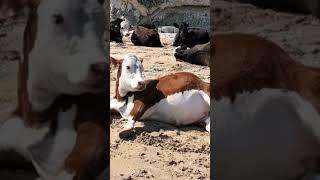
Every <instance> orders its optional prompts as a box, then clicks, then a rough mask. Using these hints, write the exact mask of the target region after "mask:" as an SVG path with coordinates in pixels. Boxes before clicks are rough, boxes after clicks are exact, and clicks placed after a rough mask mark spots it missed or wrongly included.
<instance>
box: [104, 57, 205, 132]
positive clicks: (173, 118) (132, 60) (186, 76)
mask: <svg viewBox="0 0 320 180" xmlns="http://www.w3.org/2000/svg"><path fill="white" fill-rule="evenodd" d="M111 64H113V65H114V66H116V67H118V71H117V80H116V87H115V96H114V97H113V98H112V99H111V100H110V109H115V110H117V111H118V112H119V113H120V114H121V116H122V117H123V118H125V119H127V120H128V121H127V123H126V124H125V126H124V128H123V131H122V132H121V133H120V136H123V135H124V136H127V135H128V132H131V130H133V129H134V126H135V122H136V121H141V120H145V119H149V120H157V121H161V122H164V123H169V124H173V125H178V126H179V125H188V124H193V123H196V122H205V124H206V125H205V129H206V130H207V131H208V132H209V133H210V116H209V108H210V93H209V91H210V88H209V83H207V82H204V81H202V80H201V79H200V78H199V77H197V76H196V75H194V74H192V73H188V72H177V73H173V74H169V75H165V76H163V77H160V78H158V79H150V80H144V77H143V71H144V69H143V65H142V62H141V61H140V60H139V58H138V57H137V56H135V55H134V54H127V55H126V56H125V57H124V59H122V60H118V59H115V58H111Z"/></svg>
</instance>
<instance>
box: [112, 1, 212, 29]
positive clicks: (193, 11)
mask: <svg viewBox="0 0 320 180" xmlns="http://www.w3.org/2000/svg"><path fill="white" fill-rule="evenodd" d="M110 9H111V13H110V18H111V19H115V18H117V17H121V16H125V17H126V18H127V19H128V20H129V21H130V23H131V24H133V25H136V24H137V23H148V24H149V23H154V24H155V25H156V26H164V25H172V23H174V22H176V23H178V24H180V22H182V21H186V22H188V23H189V24H190V26H199V27H204V28H209V27H210V13H209V10H210V1H209V0H111V1H110Z"/></svg>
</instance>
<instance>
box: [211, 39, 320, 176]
mask: <svg viewBox="0 0 320 180" xmlns="http://www.w3.org/2000/svg"><path fill="white" fill-rule="evenodd" d="M211 38H212V39H211V44H212V48H211V58H212V59H211V65H210V67H211V68H212V69H211V70H212V71H211V72H212V76H213V77H212V78H213V81H214V88H213V89H212V95H211V97H212V98H213V101H214V102H213V107H212V108H213V110H212V111H211V114H213V116H214V120H215V123H214V124H215V127H214V131H215V136H214V137H213V138H214V140H215V148H216V156H215V158H216V159H215V162H216V167H217V169H216V170H215V171H216V172H215V173H216V174H217V178H218V179H266V180H267V179H279V180H280V179H301V177H303V176H305V175H306V174H308V173H310V172H311V173H319V155H320V151H319V147H320V136H319V135H320V131H319V130H320V119H319V112H320V101H319V100H320V99H319V93H320V86H319V84H320V69H319V68H315V67H309V66H306V65H303V64H302V63H299V62H297V61H294V60H293V59H292V58H291V57H290V56H289V55H288V54H287V53H286V52H285V51H284V50H283V49H282V48H280V47H279V46H278V45H276V44H275V43H273V42H271V41H269V40H267V39H265V38H262V37H259V36H257V35H252V34H243V33H216V34H213V35H212V37H211ZM265 88H267V89H277V90H264V89H265ZM257 91H258V92H257ZM282 91H288V92H282ZM249 155H250V157H249ZM252 155H254V156H252ZM244 164H246V166H244ZM279 170H281V171H279ZM230 171H232V172H233V171H234V172H235V174H234V176H232V174H230V173H229V172H230ZM299 176H300V177H299ZM239 177H243V178H239Z"/></svg>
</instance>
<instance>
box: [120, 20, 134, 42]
mask: <svg viewBox="0 0 320 180" xmlns="http://www.w3.org/2000/svg"><path fill="white" fill-rule="evenodd" d="M121 19H122V22H121V24H120V26H121V30H120V32H121V35H122V37H124V36H129V35H130V34H131V33H132V28H133V27H132V25H131V24H130V22H129V20H128V19H127V18H126V17H124V16H121Z"/></svg>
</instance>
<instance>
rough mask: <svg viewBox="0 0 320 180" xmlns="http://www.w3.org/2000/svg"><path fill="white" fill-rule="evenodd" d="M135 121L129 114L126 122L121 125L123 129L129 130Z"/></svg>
mask: <svg viewBox="0 0 320 180" xmlns="http://www.w3.org/2000/svg"><path fill="white" fill-rule="evenodd" d="M134 125H135V121H134V120H133V117H132V116H129V118H128V121H127V123H126V124H125V126H124V127H123V130H131V129H133V128H134Z"/></svg>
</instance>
